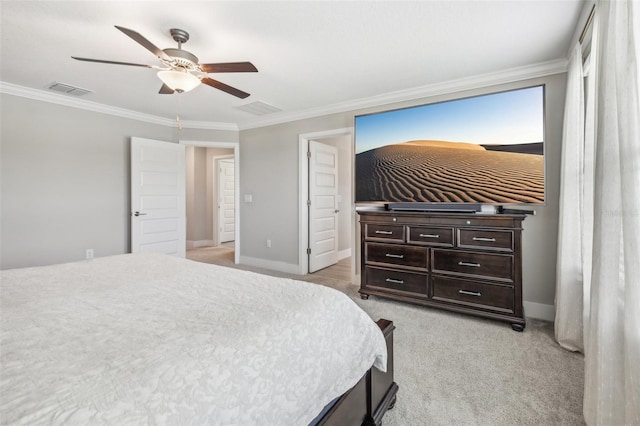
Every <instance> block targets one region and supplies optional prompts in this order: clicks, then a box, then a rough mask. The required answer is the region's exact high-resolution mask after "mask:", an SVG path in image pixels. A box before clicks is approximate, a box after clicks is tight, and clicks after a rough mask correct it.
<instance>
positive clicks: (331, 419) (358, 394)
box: [315, 319, 398, 426]
mask: <svg viewBox="0 0 640 426" xmlns="http://www.w3.org/2000/svg"><path fill="white" fill-rule="evenodd" d="M376 323H377V324H378V326H379V327H380V330H382V333H383V334H384V338H385V340H386V342H387V371H386V372H385V373H383V372H381V371H380V370H378V369H377V368H375V367H371V368H370V369H369V371H367V373H366V374H365V375H364V376H363V377H362V379H360V381H359V382H358V383H357V384H356V385H355V386H354V387H353V388H351V389H350V390H349V391H348V392H346V393H345V394H344V395H342V396H341V397H340V398H339V399H338V401H337V402H336V403H335V404H334V405H333V406H332V407H331V409H330V410H329V411H328V412H327V413H326V415H325V416H324V417H322V418H321V419H320V420H319V421H318V422H317V423H315V424H317V425H318V426H320V425H322V426H346V425H349V426H360V425H362V426H380V425H381V424H382V417H383V416H384V414H385V413H386V412H387V410H389V409H390V408H393V405H394V404H395V401H396V393H397V392H398V385H397V384H396V383H395V382H394V381H393V330H394V329H395V327H394V325H393V322H391V321H389V320H385V319H380V320H378V321H377V322H376Z"/></svg>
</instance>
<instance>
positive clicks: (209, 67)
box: [200, 62, 258, 72]
mask: <svg viewBox="0 0 640 426" xmlns="http://www.w3.org/2000/svg"><path fill="white" fill-rule="evenodd" d="M200 67H201V68H202V71H204V72H258V69H257V68H256V67H255V66H254V65H253V64H252V63H251V62H226V63H219V64H200Z"/></svg>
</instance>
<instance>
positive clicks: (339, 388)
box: [0, 253, 387, 425]
mask: <svg viewBox="0 0 640 426" xmlns="http://www.w3.org/2000/svg"><path fill="white" fill-rule="evenodd" d="M0 274H1V275H0V281H1V286H2V287H1V289H0V301H1V305H0V308H1V312H2V317H1V335H0V337H1V342H0V345H1V346H0V351H1V371H0V373H1V374H0V416H1V417H0V418H1V420H2V423H3V424H30V425H31V424H54V425H55V424H149V425H154V424H187V425H188V424H210V425H252V424H260V425H306V424H308V423H309V422H310V421H311V420H313V418H314V417H316V415H317V414H318V413H319V412H320V411H321V410H322V408H323V407H324V406H325V405H326V404H328V403H329V402H330V401H332V400H333V399H334V398H336V397H337V396H338V395H340V394H342V393H344V392H345V391H347V390H348V389H350V388H351V387H352V386H353V385H355V384H356V383H357V382H358V380H359V379H360V378H361V377H362V376H363V375H364V374H365V372H366V371H367V370H368V369H369V368H370V367H371V366H372V365H374V366H375V367H376V368H379V369H381V370H383V371H384V370H385V365H386V353H387V352H386V346H385V341H384V338H383V336H382V333H381V331H380V329H379V327H377V325H376V324H375V323H374V322H373V321H372V320H371V318H369V316H368V315H367V314H366V313H365V312H363V311H362V310H361V309H360V308H359V307H358V306H357V305H356V304H355V303H354V302H353V301H352V300H351V299H350V298H349V297H347V296H346V295H345V294H343V293H341V292H339V291H336V290H333V289H331V288H327V287H323V286H320V285H316V284H311V283H306V282H302V281H295V280H290V279H282V278H275V277H270V276H266V275H261V274H256V273H252V272H247V271H241V270H237V269H231V268H226V267H221V266H216V265H209V264H204V263H197V262H192V261H189V260H185V259H179V258H175V257H171V256H166V255H161V254H152V253H142V254H128V255H119V256H111V257H103V258H97V259H93V260H90V261H82V262H75V263H68V264H61V265H52V266H44V267H36V268H24V269H14V270H7V271H2V272H1V273H0Z"/></svg>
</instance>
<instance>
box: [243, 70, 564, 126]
mask: <svg viewBox="0 0 640 426" xmlns="http://www.w3.org/2000/svg"><path fill="white" fill-rule="evenodd" d="M567 64H568V60H567V59H566V58H564V59H557V60H554V61H549V62H542V63H538V64H534V65H528V66H524V67H518V68H511V69H508V70H504V71H499V72H493V73H487V74H481V75H477V76H473V77H467V78H461V79H457V80H450V81H445V82H440V83H435V84H429V85H426V86H420V87H415V88H412V89H407V90H399V91H396V92H390V93H385V94H381V95H377V96H372V97H368V98H362V99H356V100H353V101H348V102H342V103H338V104H333V105H328V106H324V107H319V108H311V109H307V110H303V111H295V112H290V113H287V112H282V113H277V114H272V115H270V116H268V117H262V118H259V119H256V120H251V121H247V122H245V123H241V124H239V125H238V127H239V129H240V130H247V129H254V128H258V127H265V126H271V125H274V124H282V123H287V122H291V121H296V120H303V119H307V118H313V117H319V116H323V115H329V114H336V113H341V112H346V111H354V110H358V109H363V108H370V107H376V106H381V105H387V104H391V103H396V102H404V101H411V100H415V99H420V98H427V97H430V96H437V95H444V94H450V93H456V92H462V91H464V90H469V89H478V88H482V87H489V86H495V85H498V84H505V83H513V82H516V81H521V80H528V79H531V78H538V77H545V76H548V75H553V74H560V73H563V72H566V71H567Z"/></svg>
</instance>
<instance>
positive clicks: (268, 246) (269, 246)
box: [267, 240, 271, 248]
mask: <svg viewBox="0 0 640 426" xmlns="http://www.w3.org/2000/svg"><path fill="white" fill-rule="evenodd" d="M267 248H271V240H267Z"/></svg>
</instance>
